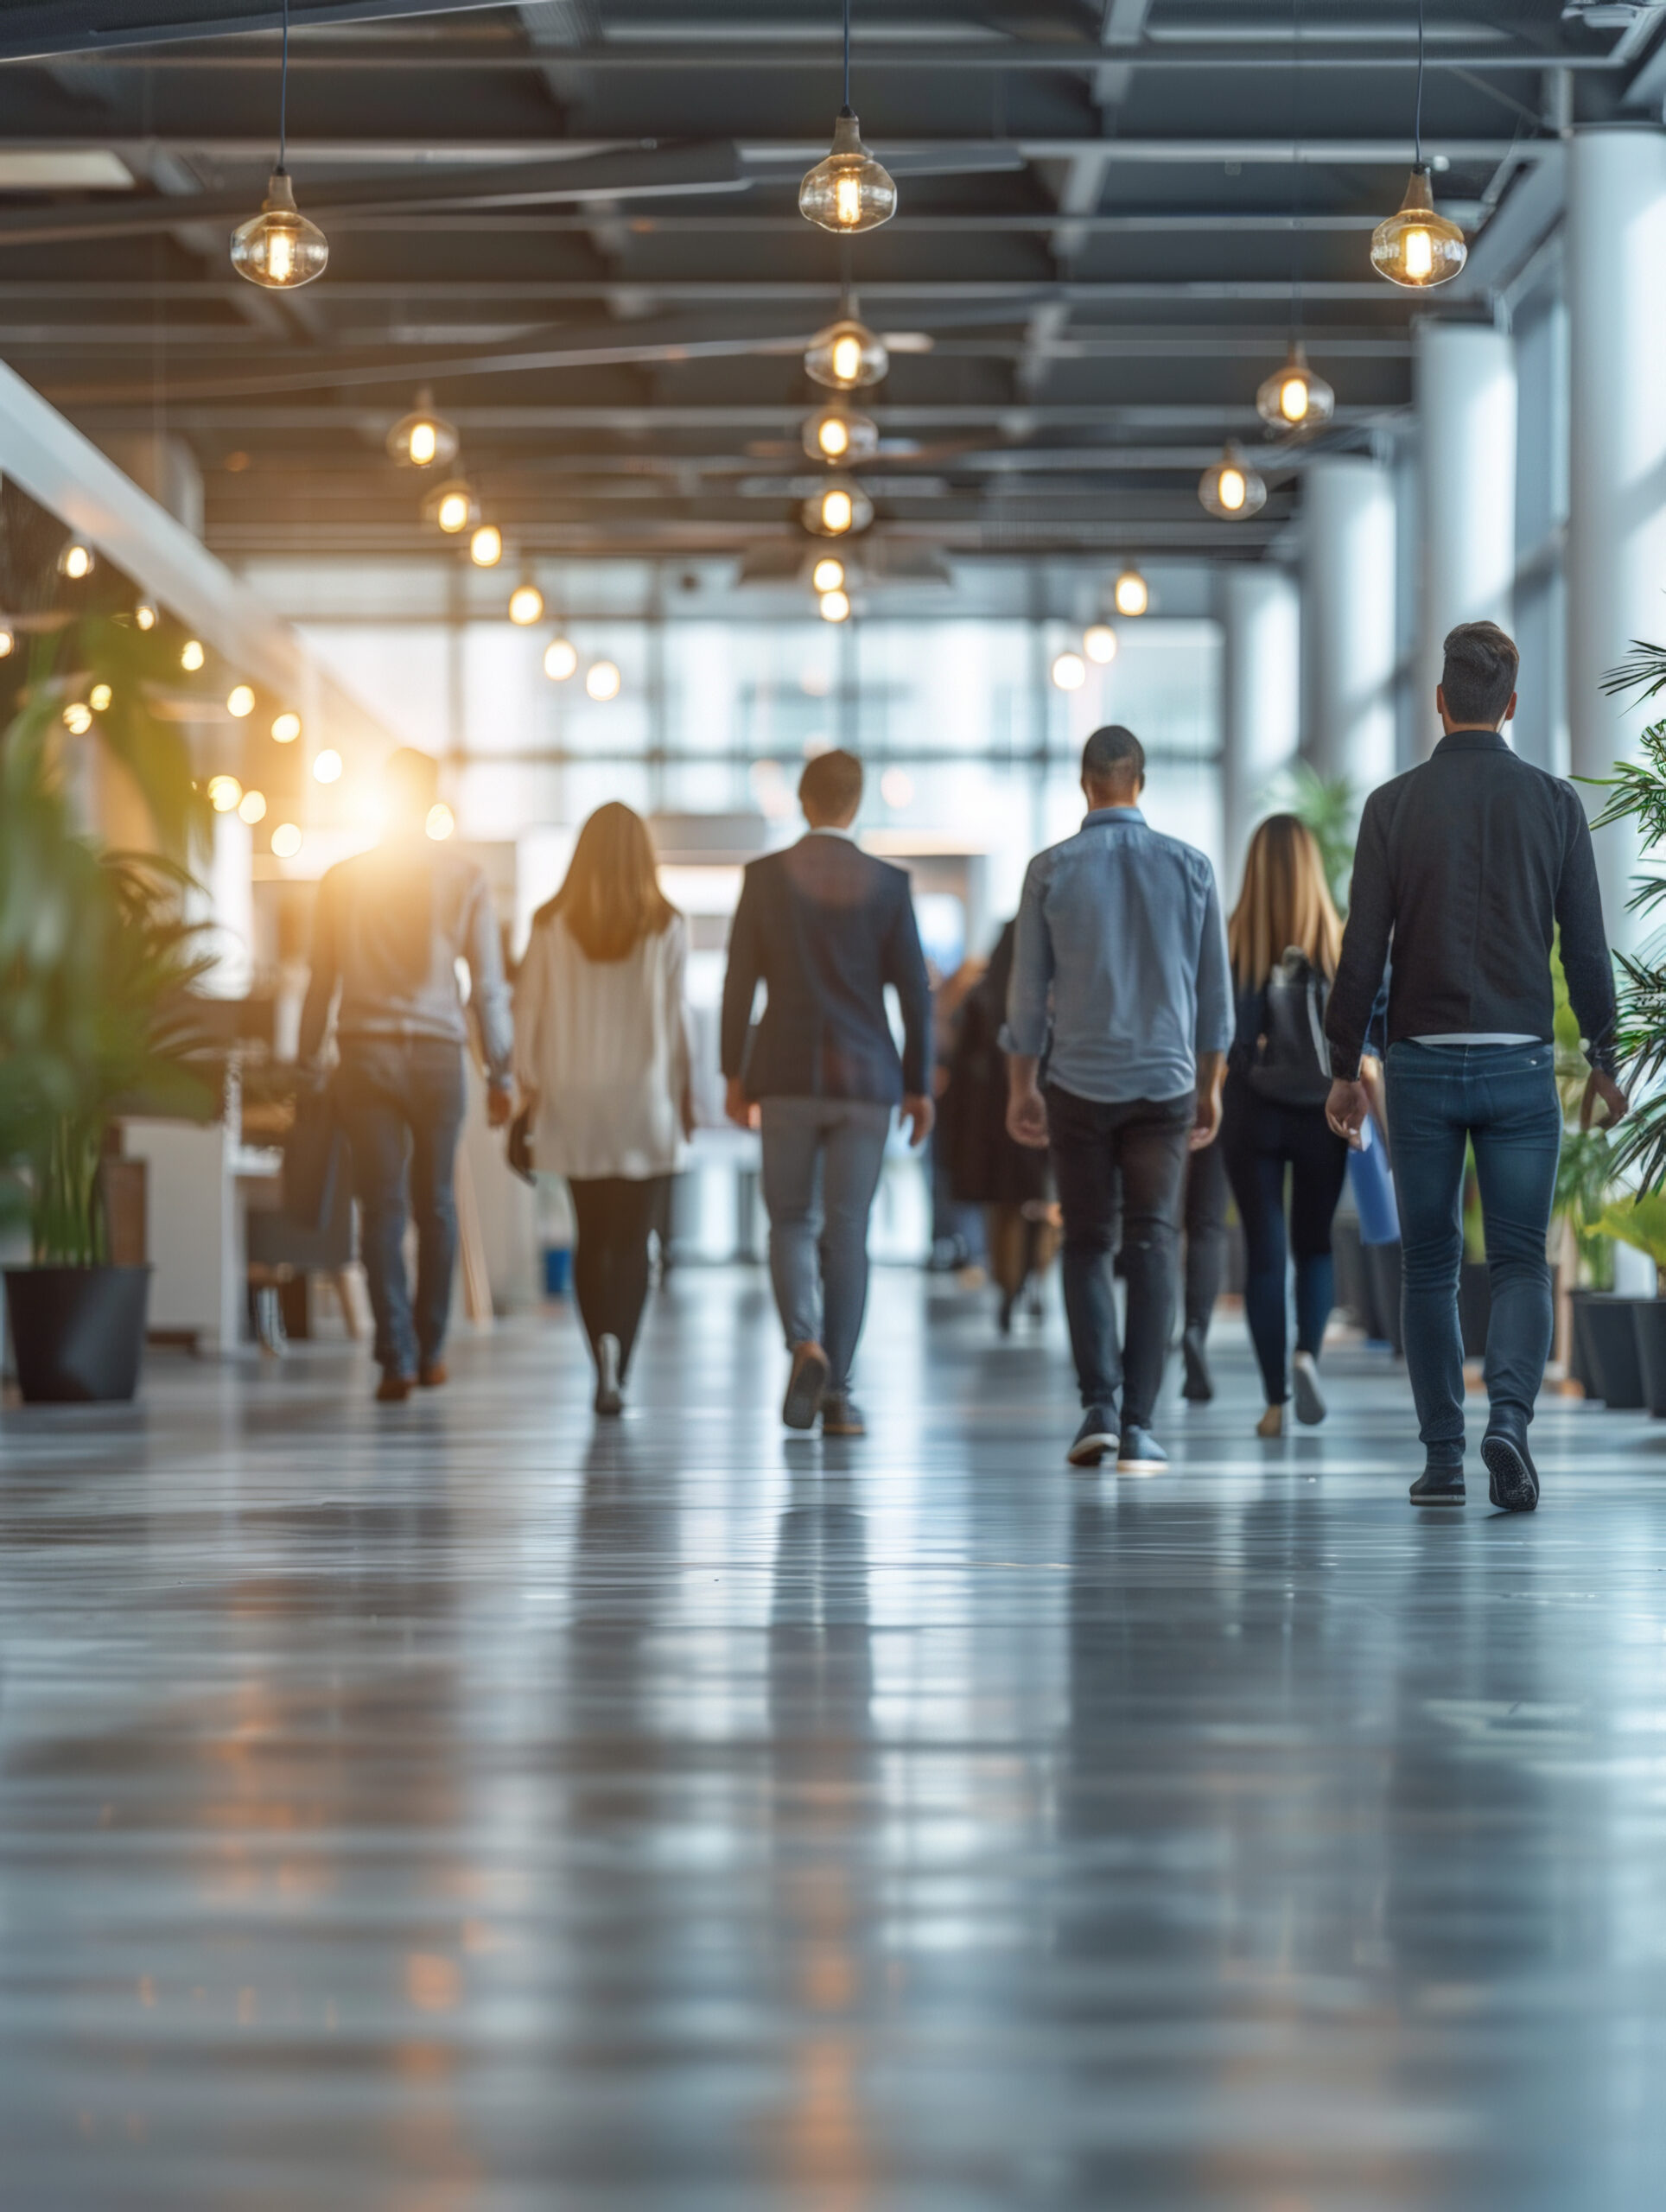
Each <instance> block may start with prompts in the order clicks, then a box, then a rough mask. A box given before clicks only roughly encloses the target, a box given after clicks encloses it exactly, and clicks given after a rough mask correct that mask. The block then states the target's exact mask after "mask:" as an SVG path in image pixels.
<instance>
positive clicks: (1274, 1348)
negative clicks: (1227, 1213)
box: [1217, 1075, 1348, 1406]
mask: <svg viewBox="0 0 1666 2212" xmlns="http://www.w3.org/2000/svg"><path fill="white" fill-rule="evenodd" d="M1217 1143H1218V1146H1219V1147H1220V1150H1221V1153H1222V1154H1223V1156H1224V1160H1225V1162H1226V1172H1227V1174H1228V1175H1229V1176H1230V1178H1231V1183H1232V1195H1233V1197H1234V1198H1236V1199H1237V1202H1238V1218H1239V1220H1240V1221H1241V1222H1242V1223H1243V1249H1244V1262H1245V1269H1244V1282H1243V1307H1244V1313H1245V1315H1246V1317H1247V1318H1248V1320H1249V1323H1250V1340H1251V1342H1252V1343H1253V1344H1254V1345H1255V1347H1256V1361H1257V1363H1258V1364H1259V1365H1260V1368H1261V1381H1262V1389H1263V1390H1265V1392H1266V1394H1267V1402H1268V1404H1269V1406H1281V1405H1282V1404H1283V1403H1284V1402H1285V1400H1286V1399H1287V1398H1288V1396H1289V1395H1290V1384H1289V1349H1290V1348H1289V1327H1288V1292H1287V1288H1286V1281H1285V1277H1286V1267H1287V1245H1286V1237H1285V1229H1284V1171H1285V1169H1286V1167H1287V1166H1288V1169H1289V1170H1290V1230H1289V1238H1288V1252H1289V1253H1292V1254H1294V1257H1295V1263H1296V1350H1297V1351H1305V1352H1311V1353H1312V1355H1313V1357H1314V1358H1315V1359H1317V1358H1318V1357H1319V1348H1320V1346H1321V1345H1322V1344H1324V1342H1325V1324H1326V1322H1327V1321H1328V1320H1329V1319H1330V1318H1331V1307H1332V1304H1333V1303H1334V1300H1335V1295H1336V1287H1335V1286H1336V1276H1335V1269H1334V1267H1333V1264H1332V1259H1331V1221H1332V1216H1333V1215H1334V1214H1335V1212H1336V1205H1337V1200H1338V1199H1339V1198H1340V1197H1341V1196H1342V1185H1343V1184H1344V1182H1345V1180H1346V1179H1347V1174H1348V1147H1347V1144H1346V1141H1345V1140H1344V1139H1343V1138H1341V1137H1339V1136H1338V1135H1337V1134H1336V1132H1335V1130H1334V1129H1332V1127H1331V1126H1330V1123H1329V1122H1327V1121H1326V1119H1325V1109H1324V1108H1323V1107H1322V1106H1281V1105H1280V1104H1278V1103H1277V1102H1276V1101H1275V1100H1273V1099H1270V1098H1262V1097H1258V1096H1256V1093H1255V1092H1254V1091H1253V1090H1251V1089H1250V1086H1249V1084H1247V1083H1245V1082H1244V1081H1243V1077H1240V1076H1237V1075H1230V1076H1229V1077H1227V1080H1226V1105H1225V1111H1224V1116H1223V1118H1222V1122H1221V1133H1220V1135H1219V1137H1218V1139H1217Z"/></svg>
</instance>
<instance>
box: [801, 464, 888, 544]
mask: <svg viewBox="0 0 1666 2212" xmlns="http://www.w3.org/2000/svg"><path fill="white" fill-rule="evenodd" d="M799 512H800V514H801V515H802V516H803V518H804V528H805V529H806V530H813V531H815V533H816V535H817V537H849V536H850V535H851V534H852V532H854V531H861V530H866V529H867V527H868V524H869V523H870V522H872V521H873V519H874V502H873V501H872V500H871V499H869V498H868V494H867V493H866V492H864V491H863V490H862V486H861V485H860V484H858V483H857V482H856V481H855V478H854V477H849V476H830V477H829V478H828V480H827V481H826V483H825V484H823V486H822V488H821V490H820V491H819V492H814V493H811V496H810V498H809V499H806V500H805V501H804V505H803V506H802V507H801V508H800V510H799Z"/></svg>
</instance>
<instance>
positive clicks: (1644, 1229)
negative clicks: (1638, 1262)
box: [1597, 1191, 1666, 1297]
mask: <svg viewBox="0 0 1666 2212" xmlns="http://www.w3.org/2000/svg"><path fill="white" fill-rule="evenodd" d="M1597 1226H1598V1227H1599V1229H1600V1230H1601V1231H1602V1233H1603V1235H1604V1236H1613V1237H1617V1238H1618V1240H1619V1242H1620V1243H1622V1244H1630V1245H1632V1246H1633V1247H1635V1249H1637V1251H1639V1252H1646V1253H1647V1254H1648V1255H1649V1257H1650V1259H1651V1260H1652V1261H1653V1262H1654V1263H1655V1280H1656V1284H1657V1286H1658V1287H1659V1289H1660V1292H1661V1294H1662V1296H1663V1297H1666V1192H1661V1191H1645V1192H1632V1193H1631V1196H1629V1197H1627V1198H1618V1199H1616V1200H1615V1201H1614V1203H1613V1204H1612V1205H1610V1206H1607V1207H1606V1208H1605V1209H1604V1211H1603V1213H1602V1215H1601V1217H1600V1218H1599V1221H1598V1224H1597Z"/></svg>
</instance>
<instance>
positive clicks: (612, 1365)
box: [515, 802, 694, 1414]
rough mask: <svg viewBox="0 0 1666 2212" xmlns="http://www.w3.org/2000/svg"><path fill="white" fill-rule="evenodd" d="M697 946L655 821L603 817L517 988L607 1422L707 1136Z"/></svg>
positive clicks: (621, 810) (533, 1102)
mask: <svg viewBox="0 0 1666 2212" xmlns="http://www.w3.org/2000/svg"><path fill="white" fill-rule="evenodd" d="M688 944H689V939H688V927H687V925H686V924H685V923H684V919H683V917H682V916H681V915H680V914H679V913H678V912H677V909H676V907H674V906H672V905H671V902H670V900H669V899H667V898H666V897H665V895H664V892H663V891H661V889H660V887H659V872H658V868H657V866H656V865H655V861H654V855H653V846H652V842H650V839H649V836H648V831H647V827H646V824H645V823H644V822H643V821H642V819H641V817H639V815H636V814H633V812H632V811H631V810H630V808H629V807H628V806H621V805H620V804H617V803H616V802H615V803H613V804H608V805H607V806H603V807H599V808H598V809H597V810H596V811H595V813H594V814H593V815H592V816H591V817H590V818H589V820H588V822H587V823H585V825H584V827H583V829H581V830H580V832H579V836H578V842H577V844H576V845H575V847H574V849H573V858H572V862H571V864H570V866H569V868H568V871H567V880H566V881H565V882H564V883H563V885H562V887H561V889H560V890H559V891H558V892H557V893H556V896H555V897H554V898H553V899H550V903H549V904H548V906H543V907H540V909H539V910H538V912H537V914H536V915H534V917H533V919H532V934H531V940H530V942H529V943H528V945H527V948H526V957H525V960H524V961H523V963H521V970H520V974H519V976H518V977H517V978H516V982H515V1073H516V1077H517V1080H518V1083H519V1085H520V1088H521V1091H522V1095H523V1097H524V1099H525V1104H526V1106H527V1108H528V1109H529V1118H530V1121H531V1146H532V1158H533V1163H534V1165H535V1166H537V1168H539V1169H540V1170H545V1171H548V1172H550V1173H554V1174H557V1175H564V1176H565V1177H566V1178H567V1180H568V1184H569V1188H570V1189H571V1191H572V1194H573V1214H574V1220H575V1227H576V1231H577V1242H576V1245H575V1250H574V1255H573V1290H574V1294H575V1298H576V1299H577V1301H578V1309H579V1317H580V1319H582V1322H583V1324H584V1328H585V1333H586V1334H587V1336H588V1338H589V1341H590V1348H591V1351H592V1353H593V1354H594V1356H595V1365H596V1397H595V1408H596V1411H597V1412H598V1413H599V1414H617V1413H619V1412H620V1410H621V1409H622V1406H623V1395H622V1394H623V1389H624V1383H625V1377H626V1373H627V1372H628V1370H629V1368H630V1363H631V1351H632V1347H633V1344H635V1342H636V1333H637V1328H638V1325H639V1322H640V1320H641V1319H642V1309H643V1306H644V1305H645V1302H646V1300H647V1295H648V1237H649V1233H650V1231H651V1230H652V1227H653V1224H654V1221H655V1219H656V1217H657V1216H658V1213H659V1211H660V1208H661V1206H662V1205H663V1202H664V1196H665V1187H666V1179H667V1178H668V1177H669V1176H670V1175H671V1174H672V1173H674V1171H675V1170H676V1168H677V1166H678V1164H679V1160H680V1157H681V1147H682V1141H683V1140H684V1138H685V1137H687V1136H689V1135H692V1133H693V1126H694V1116H693V1109H692V1104H691V1099H690V1059H689V1046H688V1033H687V1030H686V1027H685V1026H684V1016H683V982H684V972H685V970H686V968H687V964H688Z"/></svg>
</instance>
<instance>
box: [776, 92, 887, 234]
mask: <svg viewBox="0 0 1666 2212" xmlns="http://www.w3.org/2000/svg"><path fill="white" fill-rule="evenodd" d="M896 212H897V188H896V185H895V183H894V182H893V180H892V177H891V175H890V172H889V171H888V170H887V169H886V168H883V167H882V166H881V163H880V162H876V161H875V160H874V156H872V155H871V154H870V153H869V152H868V149H867V147H866V146H864V145H863V144H862V130H861V127H860V125H859V124H858V123H857V121H856V118H855V115H854V114H853V112H852V111H851V110H850V108H849V105H846V106H844V107H842V108H841V109H840V110H839V113H838V119H837V121H836V123H835V124H834V125H833V149H832V151H831V152H830V154H829V155H828V157H827V159H826V160H825V161H824V162H817V164H816V166H815V168H813V169H811V170H810V171H809V172H808V173H807V175H805V177H804V182H803V183H802V184H801V185H800V186H799V187H798V213H800V214H801V215H802V216H803V217H804V220H805V221H806V222H809V223H814V224H815V225H816V226H817V228H818V229H820V230H823V231H832V232H836V234H837V235H838V236H839V237H841V238H849V237H851V236H853V235H854V234H855V232H857V231H876V230H877V229H878V228H879V226H880V225H881V223H888V222H889V221H890V219H891V218H892V217H893V215H894V214H895V213H896Z"/></svg>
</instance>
